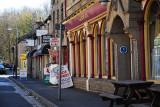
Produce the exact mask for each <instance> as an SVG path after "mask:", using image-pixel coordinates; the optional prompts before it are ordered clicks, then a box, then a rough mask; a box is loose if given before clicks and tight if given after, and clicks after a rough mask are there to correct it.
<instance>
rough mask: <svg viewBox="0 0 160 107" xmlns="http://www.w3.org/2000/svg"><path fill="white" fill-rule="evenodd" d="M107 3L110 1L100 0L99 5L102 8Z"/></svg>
mask: <svg viewBox="0 0 160 107" xmlns="http://www.w3.org/2000/svg"><path fill="white" fill-rule="evenodd" d="M107 2H110V1H109V0H101V1H100V3H101V5H103V6H106V5H107Z"/></svg>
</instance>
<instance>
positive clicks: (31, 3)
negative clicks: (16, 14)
mask: <svg viewBox="0 0 160 107" xmlns="http://www.w3.org/2000/svg"><path fill="white" fill-rule="evenodd" d="M46 1H47V2H50V0H1V2H0V12H3V10H4V9H9V8H15V9H20V8H22V7H23V6H27V7H32V8H38V7H41V6H42V4H43V3H44V2H46Z"/></svg>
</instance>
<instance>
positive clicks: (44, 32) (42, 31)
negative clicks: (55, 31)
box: [36, 30, 48, 36]
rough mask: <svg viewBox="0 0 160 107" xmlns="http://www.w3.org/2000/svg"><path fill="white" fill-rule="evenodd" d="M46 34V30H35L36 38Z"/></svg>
mask: <svg viewBox="0 0 160 107" xmlns="http://www.w3.org/2000/svg"><path fill="white" fill-rule="evenodd" d="M46 34H48V30H36V35H37V36H42V35H46Z"/></svg>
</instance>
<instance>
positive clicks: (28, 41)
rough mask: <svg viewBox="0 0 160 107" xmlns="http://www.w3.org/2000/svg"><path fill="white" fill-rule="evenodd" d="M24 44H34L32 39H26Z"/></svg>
mask: <svg viewBox="0 0 160 107" xmlns="http://www.w3.org/2000/svg"><path fill="white" fill-rule="evenodd" d="M26 46H34V40H33V39H26Z"/></svg>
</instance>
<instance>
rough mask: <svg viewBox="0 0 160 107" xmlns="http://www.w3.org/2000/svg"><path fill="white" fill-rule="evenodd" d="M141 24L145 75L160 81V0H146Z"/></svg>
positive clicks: (148, 78) (147, 77)
mask: <svg viewBox="0 0 160 107" xmlns="http://www.w3.org/2000/svg"><path fill="white" fill-rule="evenodd" d="M142 21H143V23H141V26H144V27H143V29H142V32H143V33H142V34H141V38H142V40H143V41H142V42H143V43H144V50H143V55H142V57H144V63H143V65H144V66H143V69H144V70H145V73H144V77H146V78H145V79H146V80H148V81H154V82H155V83H158V84H159V83H160V1H159V0H146V1H145V5H144V8H143V16H142Z"/></svg>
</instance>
